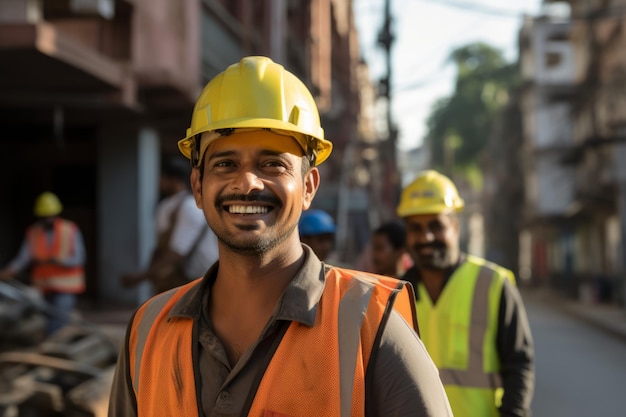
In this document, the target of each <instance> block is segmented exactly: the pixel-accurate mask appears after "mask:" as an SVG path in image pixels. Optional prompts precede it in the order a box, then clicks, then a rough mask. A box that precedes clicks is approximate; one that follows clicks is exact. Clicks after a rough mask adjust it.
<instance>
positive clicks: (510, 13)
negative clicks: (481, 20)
mask: <svg viewBox="0 0 626 417" xmlns="http://www.w3.org/2000/svg"><path fill="white" fill-rule="evenodd" d="M419 1H423V2H427V3H436V4H438V5H441V6H448V7H455V8H457V9H462V10H468V11H471V12H476V13H483V14H488V15H491V16H496V17H505V18H510V17H516V18H517V17H520V16H522V15H523V12H520V11H517V10H511V9H500V8H497V7H491V6H485V5H483V4H476V3H470V2H465V1H457V0H419Z"/></svg>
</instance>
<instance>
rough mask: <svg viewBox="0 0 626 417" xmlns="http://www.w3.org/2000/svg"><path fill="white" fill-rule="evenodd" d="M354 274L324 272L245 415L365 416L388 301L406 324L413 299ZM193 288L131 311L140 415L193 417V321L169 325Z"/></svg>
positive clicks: (400, 286) (386, 282)
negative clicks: (310, 305) (312, 306)
mask: <svg viewBox="0 0 626 417" xmlns="http://www.w3.org/2000/svg"><path fill="white" fill-rule="evenodd" d="M353 273H354V271H347V270H342V269H338V268H331V269H329V270H328V271H327V272H326V285H325V288H324V292H323V295H322V298H321V300H320V304H319V306H318V308H317V315H316V321H315V325H314V326H313V327H308V326H306V325H303V324H301V323H299V322H292V323H291V324H289V327H288V329H287V331H286V333H285V334H284V336H283V339H282V340H281V342H280V344H279V345H278V347H277V348H276V351H275V352H274V353H273V356H272V359H271V360H270V362H269V364H268V365H267V368H266V369H265V373H264V374H263V377H262V379H261V381H260V383H259V386H258V387H257V389H256V393H255V395H254V399H253V400H252V404H251V406H250V409H249V413H248V415H250V416H262V415H263V414H264V413H267V412H274V413H277V414H276V415H284V416H299V417H300V416H306V415H311V416H313V415H315V416H317V415H340V416H343V417H349V416H362V415H363V414H364V410H365V405H364V404H365V372H366V368H367V365H368V363H369V358H370V356H371V352H372V346H373V344H374V343H375V341H376V340H377V337H379V330H380V325H381V323H383V322H384V321H385V320H386V318H387V316H388V315H389V314H390V311H391V306H392V305H394V301H396V302H398V305H399V306H400V308H401V310H403V311H404V312H406V311H409V312H410V313H409V314H410V315H409V316H408V317H405V320H406V321H407V322H408V323H409V324H412V323H414V322H415V315H414V313H413V312H414V310H413V308H412V306H414V298H413V293H412V291H410V287H408V286H406V285H405V283H403V282H401V281H398V280H394V279H391V278H387V277H375V276H370V275H364V274H363V275H359V276H358V277H357V276H354V275H353ZM197 284H198V281H195V282H192V283H190V284H187V285H185V286H183V287H181V288H179V289H174V290H171V291H168V292H166V293H163V294H160V295H158V296H156V297H155V298H153V299H152V300H151V301H149V302H148V303H147V304H145V305H144V306H142V307H141V308H140V309H139V311H138V312H137V315H136V317H135V320H134V322H133V325H132V328H131V334H130V340H129V351H130V362H129V365H130V367H131V369H130V373H131V379H132V385H133V388H134V391H135V395H136V398H137V409H138V414H139V416H150V417H159V416H171V415H185V416H198V409H197V408H198V401H197V398H196V387H195V384H196V381H195V378H194V369H193V367H194V365H197V364H194V363H192V359H191V356H192V352H191V350H192V349H191V347H192V344H193V343H197V341H193V342H192V340H191V339H192V327H193V322H192V320H190V319H184V318H177V317H172V318H170V319H169V321H168V314H169V311H170V310H171V308H172V307H173V306H174V304H175V303H176V301H178V300H179V299H180V297H182V296H183V294H185V293H186V292H187V291H189V290H190V289H191V288H192V287H193V286H194V285H197ZM406 307H408V308H406ZM399 312H400V313H401V314H402V311H400V310H399ZM333 328H334V329H335V330H334V331H329V329H333ZM294 352H298V354H297V355H294V354H293V353H294ZM243 411H244V413H243V414H245V412H246V411H247V410H243Z"/></svg>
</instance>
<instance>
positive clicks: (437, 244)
mask: <svg viewBox="0 0 626 417" xmlns="http://www.w3.org/2000/svg"><path fill="white" fill-rule="evenodd" d="M426 248H432V249H434V250H445V249H446V245H445V244H444V243H442V242H432V243H424V244H416V245H413V249H414V250H415V251H416V252H419V251H420V250H422V249H426Z"/></svg>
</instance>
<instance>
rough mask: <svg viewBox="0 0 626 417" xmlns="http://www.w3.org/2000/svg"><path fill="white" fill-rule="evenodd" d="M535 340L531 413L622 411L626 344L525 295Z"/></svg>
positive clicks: (575, 416) (605, 415) (585, 415)
mask: <svg viewBox="0 0 626 417" xmlns="http://www.w3.org/2000/svg"><path fill="white" fill-rule="evenodd" d="M524 301H525V303H526V308H527V312H528V316H529V320H530V325H531V327H532V331H533V337H534V340H535V355H536V376H537V381H536V387H535V396H534V400H533V406H532V409H533V416H534V417H614V416H624V415H626V395H625V391H624V386H625V385H626V343H624V341H623V340H621V339H619V338H617V337H614V336H611V335H609V334H607V333H605V332H603V331H601V330H599V329H596V328H594V327H592V326H590V325H588V324H585V323H583V322H581V321H579V320H577V319H575V318H573V317H570V316H569V315H567V314H566V313H563V312H561V311H559V310H558V309H554V308H552V307H550V306H548V305H546V304H545V303H540V302H537V301H536V300H534V299H533V298H532V297H525V298H524Z"/></svg>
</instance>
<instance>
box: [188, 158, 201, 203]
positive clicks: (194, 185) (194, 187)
mask: <svg viewBox="0 0 626 417" xmlns="http://www.w3.org/2000/svg"><path fill="white" fill-rule="evenodd" d="M201 177H202V173H201V172H200V168H192V170H191V178H190V181H191V192H192V193H193V198H194V200H196V206H197V207H198V208H199V209H202V181H201Z"/></svg>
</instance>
